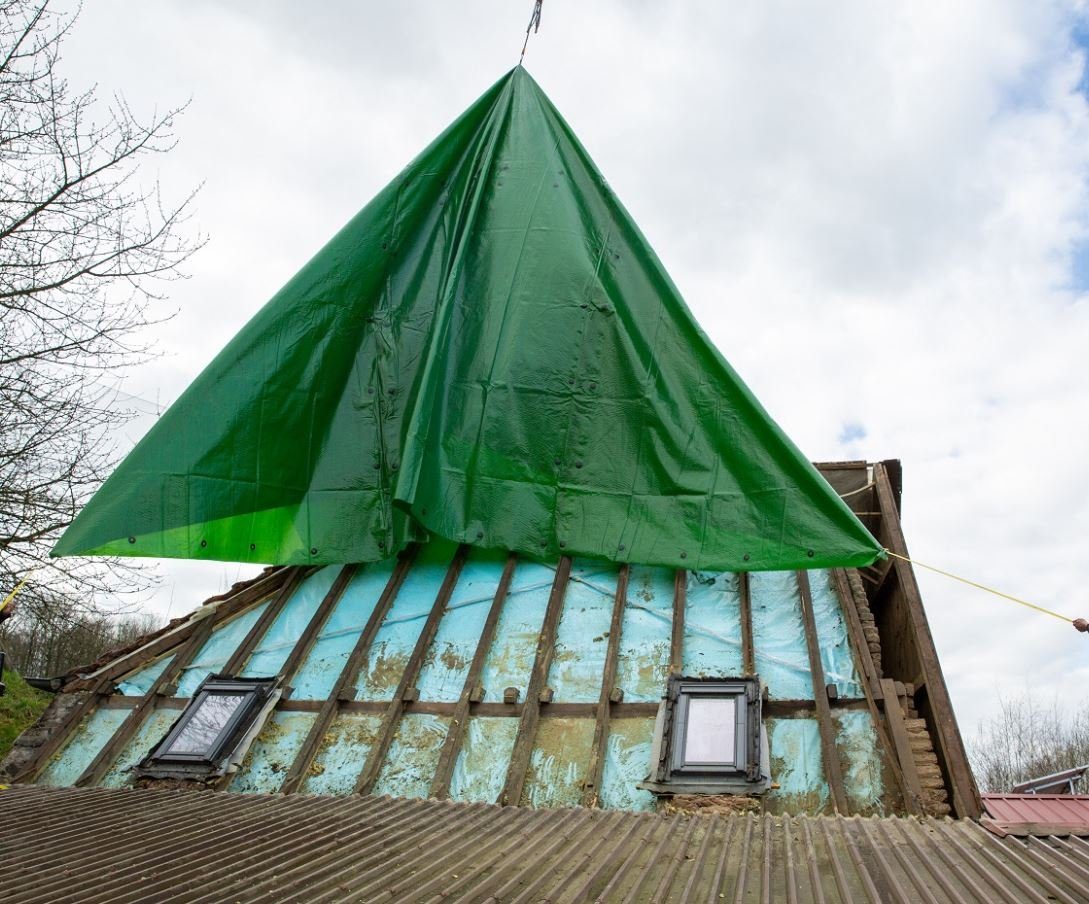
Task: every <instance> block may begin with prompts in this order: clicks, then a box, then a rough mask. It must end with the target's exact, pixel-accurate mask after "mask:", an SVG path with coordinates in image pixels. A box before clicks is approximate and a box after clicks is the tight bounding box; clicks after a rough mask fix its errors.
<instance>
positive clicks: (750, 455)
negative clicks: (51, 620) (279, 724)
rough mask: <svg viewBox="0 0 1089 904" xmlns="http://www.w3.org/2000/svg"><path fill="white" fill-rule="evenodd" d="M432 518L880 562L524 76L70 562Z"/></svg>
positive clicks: (224, 355) (588, 551)
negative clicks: (91, 556)
mask: <svg viewBox="0 0 1089 904" xmlns="http://www.w3.org/2000/svg"><path fill="white" fill-rule="evenodd" d="M769 328H771V327H769ZM429 532H433V533H435V534H438V535H441V536H443V537H446V538H448V539H451V540H457V541H465V542H468V543H473V544H476V545H480V546H488V547H501V548H504V549H511V550H516V551H518V552H521V553H525V554H528V555H531V556H538V557H542V558H555V557H557V556H559V555H562V554H565V553H566V554H574V555H582V556H592V557H601V558H606V559H612V560H617V561H631V562H640V563H645V564H658V565H669V566H675V567H681V568H689V569H720V570H766V569H786V568H811V567H818V566H832V565H849V566H858V565H865V564H867V563H869V562H872V561H873V560H874V559H875V558H876V557H877V556H878V555H879V554H880V549H879V547H878V545H877V543H876V542H875V541H874V539H873V538H872V537H871V536H870V535H869V534H868V533H867V531H866V530H865V528H864V527H863V526H862V525H861V523H860V522H859V521H858V520H857V519H856V518H855V517H854V515H853V514H852V513H851V512H850V510H849V509H848V508H847V506H846V505H845V504H844V503H843V502H842V500H840V499H839V498H838V497H837V496H836V495H835V493H834V492H833V491H832V490H831V488H830V487H829V486H828V484H827V483H826V482H825V481H824V480H823V479H822V478H821V477H820V475H819V474H817V472H816V471H815V470H814V468H813V467H812V466H811V465H810V464H809V462H808V461H807V460H806V459H805V458H804V457H803V456H802V455H801V454H800V453H799V452H798V450H797V449H796V448H795V447H794V446H793V445H792V444H791V442H790V441H789V440H788V439H787V438H786V436H785V435H784V434H783V433H782V432H781V431H780V430H779V428H778V427H777V426H776V425H775V424H774V423H773V422H772V421H771V419H770V418H769V417H768V415H767V414H766V413H765V412H764V410H763V409H762V408H761V407H760V405H759V403H758V402H757V401H756V399H755V398H754V397H753V396H752V394H751V393H750V392H749V390H748V389H747V388H746V387H745V386H744V385H743V384H742V382H741V381H740V379H738V377H737V375H736V374H735V373H734V372H733V370H732V369H731V368H730V366H729V365H728V364H727V363H726V361H725V360H724V359H723V358H722V356H721V355H720V354H719V353H718V352H717V351H716V350H715V348H714V347H713V346H712V345H711V343H710V342H709V341H708V340H707V337H706V336H705V335H704V334H703V332H702V331H701V330H700V328H699V327H698V326H697V324H696V323H695V321H694V320H693V318H692V316H691V314H690V313H689V312H688V309H687V308H686V307H685V304H684V302H683V301H682V300H681V298H680V295H679V294H678V292H677V289H676V288H675V287H674V285H673V283H672V282H671V281H670V279H669V277H668V276H667V275H666V272H665V270H664V269H663V268H662V265H661V263H660V262H659V261H658V259H657V257H656V256H655V255H654V252H653V251H652V250H651V249H650V247H649V246H648V245H647V242H646V240H645V239H644V238H643V236H642V235H641V234H640V232H639V230H638V228H637V227H636V225H635V224H634V223H633V222H632V220H631V218H630V217H629V216H628V214H627V213H626V211H625V210H624V208H623V207H622V206H621V205H620V202H619V201H618V200H617V199H616V197H615V196H614V195H613V193H612V191H611V190H610V188H609V187H608V185H607V184H606V183H605V180H604V179H603V178H602V176H601V174H600V173H599V172H598V170H597V168H596V167H595V166H594V164H593V162H592V161H591V160H590V158H589V157H588V156H587V154H586V151H585V150H584V149H583V148H582V146H581V145H580V144H579V142H578V140H577V139H576V138H575V136H574V135H573V134H572V132H571V130H570V128H569V127H568V126H567V124H566V123H565V122H564V121H563V119H562V118H561V117H560V115H559V113H558V112H557V111H556V110H555V108H554V107H553V106H552V104H551V103H550V102H549V101H548V99H547V98H546V97H545V95H544V94H543V92H542V91H541V90H540V88H539V87H538V86H537V84H536V83H535V82H534V81H533V79H532V78H530V76H529V75H528V74H527V73H526V72H525V70H524V69H522V68H516V69H514V70H513V71H512V72H510V73H509V74H508V75H506V76H504V77H503V78H502V79H501V80H500V81H499V82H498V83H497V84H495V85H494V86H493V87H492V88H491V89H490V90H489V91H488V92H487V93H486V94H484V96H483V97H481V98H480V99H479V100H478V101H477V102H476V103H474V104H473V105H472V106H471V107H470V108H469V109H468V110H467V111H466V112H465V113H464V114H462V116H461V117H460V118H459V119H458V120H457V121H456V122H454V123H453V125H451V126H450V127H449V128H448V129H447V130H446V131H445V132H444V133H443V134H442V135H440V136H439V137H438V139H436V140H435V142H434V143H433V144H431V146H430V147H428V148H427V149H426V150H425V151H424V152H423V153H422V154H421V155H420V156H419V157H418V158H417V159H416V160H415V161H413V162H412V163H411V164H409V166H408V167H407V168H406V169H405V170H404V171H403V172H402V173H401V174H400V175H399V176H398V177H397V178H396V179H394V180H393V182H391V183H390V184H389V185H388V186H387V187H386V188H385V189H383V190H382V192H381V193H380V194H379V195H378V196H377V197H376V198H375V199H374V200H373V201H371V203H370V204H368V205H367V206H366V207H365V208H364V209H363V210H362V211H361V212H360V213H359V214H358V215H357V216H356V217H355V218H354V219H353V220H352V221H351V222H350V223H348V225H347V226H345V227H344V228H343V229H342V230H341V231H340V232H339V233H338V234H337V235H336V236H335V237H334V238H333V239H332V241H331V242H329V243H328V244H327V245H326V246H325V247H324V248H323V249H322V250H321V251H320V252H319V253H318V254H317V256H316V257H314V259H313V260H311V261H310V262H309V263H308V264H307V265H306V266H305V267H304V268H303V269H302V270H301V271H300V272H299V273H298V274H297V275H296V276H295V277H294V278H293V279H292V280H291V281H290V282H289V283H288V284H287V285H286V286H285V287H284V288H283V289H282V290H280V292H279V293H277V295H276V296H275V297H274V298H273V299H272V300H271V301H270V302H269V303H268V304H267V305H266V306H265V307H264V308H263V309H262V310H261V311H260V312H259V313H258V314H257V315H256V316H255V317H254V318H253V320H251V321H250V323H249V324H247V326H246V327H245V328H244V329H243V330H242V331H241V332H240V333H239V334H238V336H236V337H235V339H234V340H233V341H232V342H231V343H230V344H229V345H228V346H227V347H226V348H225V349H224V350H223V351H222V352H221V353H220V354H219V355H218V357H216V359H215V360H214V361H213V362H212V363H211V364H210V365H209V366H208V368H207V369H206V370H205V371H204V372H203V373H202V374H201V375H200V376H199V377H198V378H197V379H196V380H195V381H194V382H193V384H192V386H190V387H189V389H188V390H187V391H186V392H185V394H184V395H182V396H181V398H179V399H178V401H177V402H176V403H175V404H174V405H173V406H171V408H170V409H169V410H168V411H167V412H166V413H165V414H164V415H163V416H162V417H161V418H160V419H159V421H158V422H157V423H156V424H155V426H154V427H153V428H152V429H151V430H150V431H149V432H148V434H147V436H146V437H145V438H144V439H143V440H142V441H141V442H140V443H139V445H137V446H136V448H135V449H133V451H132V452H131V453H130V454H129V455H128V457H127V458H125V459H124V460H123V461H122V462H121V464H120V466H119V467H118V468H117V470H116V471H115V472H114V474H113V475H112V476H111V477H110V478H109V480H107V481H106V483H105V484H104V485H103V486H102V488H101V489H100V490H99V492H98V493H97V495H96V496H95V497H94V498H93V499H92V500H91V502H90V503H89V504H88V505H87V507H86V508H85V509H84V510H83V512H82V513H81V514H80V516H79V517H78V518H77V519H76V521H75V522H74V523H73V524H72V526H71V527H70V528H69V529H68V531H67V533H65V534H64V536H63V537H62V539H61V541H60V542H59V543H58V544H57V547H56V549H55V551H54V554H56V555H74V554H92V553H93V554H110V555H133V556H167V557H183V558H192V559H205V558H207V559H223V560H229V561H243V562H267V563H284V564H288V563H297V564H302V563H333V562H367V561H374V560H378V559H383V558H386V557H388V556H389V555H391V554H392V553H393V552H396V551H397V550H398V549H399V548H401V547H402V546H404V544H405V543H407V542H408V541H410V540H412V539H414V538H417V539H423V538H425V537H427V536H428V535H429Z"/></svg>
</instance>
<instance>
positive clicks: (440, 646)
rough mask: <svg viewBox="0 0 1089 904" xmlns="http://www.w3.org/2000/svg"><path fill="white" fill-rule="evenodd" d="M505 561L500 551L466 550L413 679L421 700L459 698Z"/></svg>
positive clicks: (452, 700) (453, 699)
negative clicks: (447, 600)
mask: <svg viewBox="0 0 1089 904" xmlns="http://www.w3.org/2000/svg"><path fill="white" fill-rule="evenodd" d="M506 562H507V556H506V554H504V553H501V552H496V551H494V550H489V549H477V548H475V547H474V548H473V549H472V550H471V551H470V553H469V557H468V558H467V559H466V560H465V565H464V566H463V567H462V569H461V575H460V577H459V578H458V582H457V585H456V586H455V587H454V592H453V594H452V595H451V597H450V602H449V603H448V604H447V607H446V613H445V614H444V615H443V617H442V621H441V622H439V630H438V632H437V633H436V635H435V640H434V641H433V643H432V644H431V648H430V649H429V650H428V651H427V656H426V658H425V659H424V664H423V668H422V669H421V670H420V675H419V678H418V679H417V681H416V687H418V688H419V689H420V699H421V700H437V701H441V702H444V703H454V702H456V701H457V700H458V699H459V698H460V697H461V690H462V687H463V685H464V684H465V677H466V675H468V673H469V664H470V663H471V662H472V660H473V656H474V655H475V653H476V647H477V642H478V641H479V640H480V634H481V632H482V631H483V629H484V622H485V620H486V619H487V617H488V612H489V611H491V608H492V600H493V599H494V598H495V591H496V588H497V587H498V586H499V581H500V579H501V578H502V576H503V568H504V566H505V565H506Z"/></svg>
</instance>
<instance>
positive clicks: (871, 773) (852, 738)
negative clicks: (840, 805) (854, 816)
mask: <svg viewBox="0 0 1089 904" xmlns="http://www.w3.org/2000/svg"><path fill="white" fill-rule="evenodd" d="M832 723H833V724H834V725H835V731H836V747H837V749H838V750H839V754H840V759H841V760H842V765H843V784H844V787H845V789H846V791H847V800H848V802H849V803H850V805H851V810H852V811H853V812H856V813H861V814H862V815H864V816H885V815H888V814H889V813H890V812H892V811H890V810H889V809H886V807H885V764H884V758H883V756H882V748H881V745H880V743H879V742H878V740H877V732H876V731H875V730H874V727H873V718H872V717H871V715H870V713H869V712H868V711H866V710H838V711H836V712H833V713H832Z"/></svg>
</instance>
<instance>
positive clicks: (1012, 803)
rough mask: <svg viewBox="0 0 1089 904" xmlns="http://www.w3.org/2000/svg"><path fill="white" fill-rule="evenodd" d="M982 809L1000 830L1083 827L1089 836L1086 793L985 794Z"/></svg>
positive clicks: (1088, 803) (1088, 799)
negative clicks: (1038, 826)
mask: <svg viewBox="0 0 1089 904" xmlns="http://www.w3.org/2000/svg"><path fill="white" fill-rule="evenodd" d="M983 808H984V810H985V811H986V814H987V816H989V817H990V818H991V819H992V820H993V821H994V823H995V824H996V825H998V826H999V827H1001V828H1006V829H1011V830H1016V827H1017V826H1018V825H1040V826H1064V827H1068V828H1080V829H1081V830H1083V831H1084V832H1085V834H1089V795H1086V794H984V795H983Z"/></svg>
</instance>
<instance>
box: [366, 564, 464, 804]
mask: <svg viewBox="0 0 1089 904" xmlns="http://www.w3.org/2000/svg"><path fill="white" fill-rule="evenodd" d="M468 554H469V546H468V545H467V544H464V543H463V544H462V545H461V546H459V547H458V549H457V552H455V553H454V558H453V559H452V560H451V562H450V566H449V568H447V569H446V577H445V578H443V581H442V584H441V586H440V587H439V592H438V594H437V595H436V596H435V602H434V603H433V604H432V606H431V611H430V613H428V616H427V621H426V622H424V626H423V628H422V629H421V631H420V636H419V637H418V638H417V640H416V646H415V647H414V648H413V650H412V655H411V656H409V658H408V662H407V663H405V667H404V670H403V671H402V672H401V680H400V681H399V682H398V683H397V689H396V690H395V691H394V692H393V700H392V701H390V704H389V706H388V707H387V708H386V711H385V713H384V714H383V716H382V724H381V726H380V727H379V729H378V736H377V738H376V739H375V741H374V743H373V744H372V745H371V749H370V752H369V753H368V755H367V761H366V763H364V765H363V769H362V770H361V771H360V773H359V778H358V779H356V783H355V793H356V794H370V793H371V791H372V790H374V785H375V783H376V782H377V781H378V776H379V773H380V772H381V771H382V764H383V763H384V762H385V760H386V754H387V753H389V748H390V745H391V744H392V743H393V738H394V735H396V733H397V727H398V725H399V724H400V722H401V716H402V715H403V714H404V711H405V695H406V692H407V691H408V689H409V688H411V687H415V685H416V680H417V678H419V675H420V669H421V668H422V667H423V663H424V657H426V656H427V651H428V650H429V649H431V643H432V641H433V640H434V639H435V634H436V633H437V632H438V630H439V622H440V621H442V617H443V615H445V614H446V606H447V604H448V603H449V602H450V596H451V595H452V594H453V592H454V587H455V586H456V585H457V582H458V578H459V577H460V576H461V569H462V566H464V565H465V558H466V556H467V555H468Z"/></svg>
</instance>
